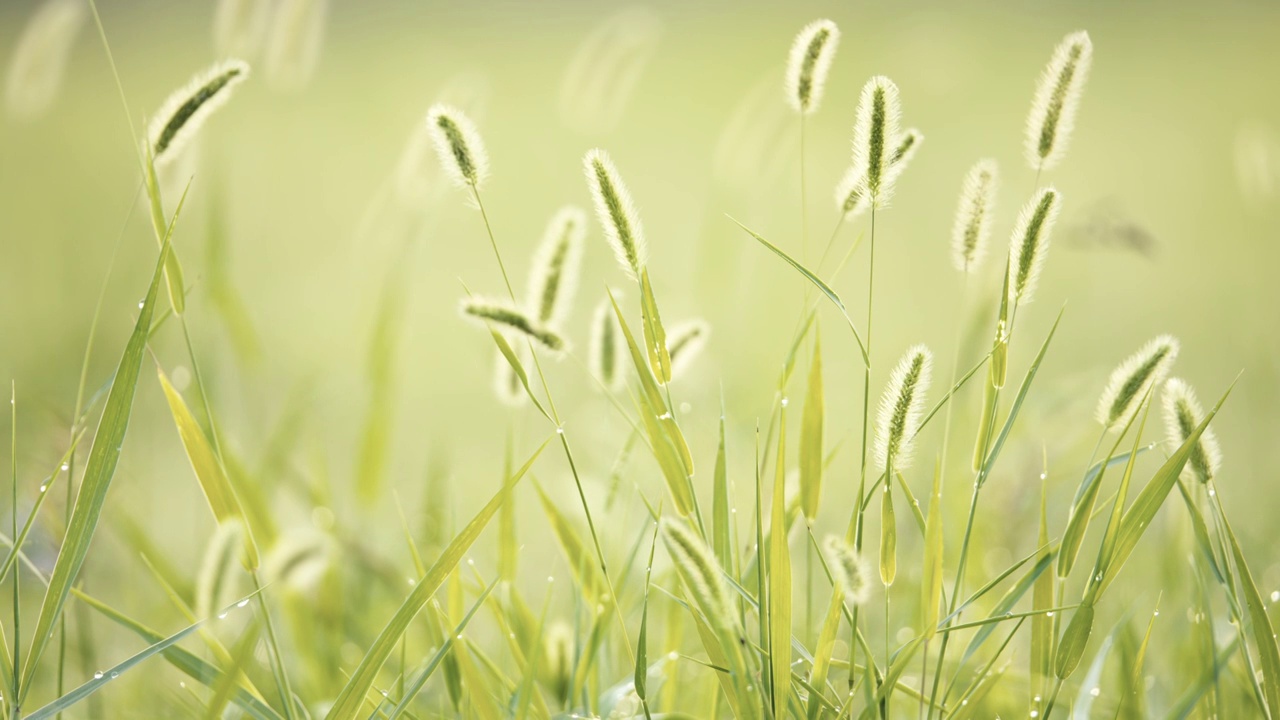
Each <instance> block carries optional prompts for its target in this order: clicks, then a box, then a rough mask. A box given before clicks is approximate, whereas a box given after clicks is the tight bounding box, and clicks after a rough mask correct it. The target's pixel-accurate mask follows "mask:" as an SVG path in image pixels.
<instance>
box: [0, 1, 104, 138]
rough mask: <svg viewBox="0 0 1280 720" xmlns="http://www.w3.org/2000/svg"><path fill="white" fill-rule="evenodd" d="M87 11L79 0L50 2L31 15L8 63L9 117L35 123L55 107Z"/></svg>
mask: <svg viewBox="0 0 1280 720" xmlns="http://www.w3.org/2000/svg"><path fill="white" fill-rule="evenodd" d="M88 10H89V8H88V5H87V4H86V3H84V2H81V1H80V0H49V1H48V2H45V3H43V4H41V5H40V7H39V8H37V9H36V11H35V12H34V13H32V15H31V19H30V20H28V21H27V25H26V27H24V28H23V30H22V35H21V36H20V37H19V38H18V42H17V45H16V46H15V47H14V50H13V56H12V57H11V58H10V60H9V72H8V76H7V77H6V83H5V105H6V106H7V107H8V110H9V114H10V115H12V116H13V117H15V118H18V119H19V120H35V119H36V118H38V117H40V116H41V115H43V114H44V113H45V112H46V111H47V110H48V109H49V107H50V106H51V105H52V104H53V101H54V99H55V98H56V97H57V96H58V91H59V90H60V89H61V88H62V77H63V75H64V74H65V72H66V68H67V61H68V60H70V58H71V49H72V46H73V45H74V44H75V41H76V37H77V36H78V35H79V34H80V29H81V28H83V27H84V24H85V20H86V19H87V18H88V15H89V12H88Z"/></svg>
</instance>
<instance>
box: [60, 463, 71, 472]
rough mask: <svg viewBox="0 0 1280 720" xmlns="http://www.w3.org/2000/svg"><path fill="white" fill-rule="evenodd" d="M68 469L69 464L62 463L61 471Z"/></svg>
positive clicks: (69, 467)
mask: <svg viewBox="0 0 1280 720" xmlns="http://www.w3.org/2000/svg"><path fill="white" fill-rule="evenodd" d="M70 469H71V466H70V465H68V464H66V463H62V472H66V471H68V470H70Z"/></svg>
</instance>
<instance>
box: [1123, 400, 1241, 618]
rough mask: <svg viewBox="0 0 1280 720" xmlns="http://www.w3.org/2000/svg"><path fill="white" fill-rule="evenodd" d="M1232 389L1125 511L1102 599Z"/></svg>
mask: <svg viewBox="0 0 1280 720" xmlns="http://www.w3.org/2000/svg"><path fill="white" fill-rule="evenodd" d="M1232 387H1235V383H1234V382H1233V383H1232V384H1231V387H1228V388H1227V390H1226V392H1224V393H1223V394H1222V397H1221V398H1220V399H1219V400H1218V402H1217V404H1215V405H1214V406H1213V409H1211V410H1210V411H1209V413H1208V414H1207V415H1205V417H1204V420H1202V421H1201V422H1200V425H1199V426H1198V427H1197V428H1196V429H1195V430H1194V431H1193V432H1192V433H1191V434H1190V435H1188V436H1187V439H1186V441H1185V442H1183V443H1182V445H1181V446H1179V447H1178V449H1177V450H1175V451H1174V453H1173V454H1172V455H1170V456H1169V459H1168V460H1166V461H1165V463H1164V465H1162V466H1161V467H1160V469H1159V470H1157V471H1156V473H1155V475H1154V476H1152V478H1151V480H1150V481H1149V482H1148V483H1147V485H1146V487H1144V488H1143V489H1142V491H1141V492H1139V493H1138V496H1137V497H1136V498H1134V501H1133V504H1132V505H1130V506H1129V509H1128V510H1126V511H1125V513H1124V516H1123V518H1121V520H1120V523H1119V527H1118V529H1117V532H1116V537H1115V543H1114V545H1113V547H1112V550H1111V552H1110V554H1109V557H1108V558H1107V562H1106V565H1105V566H1104V570H1105V573H1104V577H1103V579H1102V584H1101V586H1100V587H1099V588H1098V594H1099V595H1101V594H1102V593H1103V592H1105V591H1106V589H1107V587H1108V586H1109V585H1110V583H1111V581H1112V580H1113V579H1114V578H1115V576H1116V575H1117V574H1118V573H1119V570H1120V568H1121V567H1122V566H1123V565H1124V563H1125V561H1126V560H1128V559H1129V555H1131V554H1132V553H1133V549H1134V548H1135V547H1136V546H1137V544H1138V540H1139V539H1141V538H1142V534H1143V533H1144V532H1146V529H1147V527H1148V526H1149V525H1150V524H1151V521H1152V520H1153V519H1154V518H1155V516H1156V512H1158V511H1159V510H1160V506H1161V505H1163V504H1164V499H1165V498H1166V497H1167V496H1168V495H1169V492H1170V491H1171V490H1172V489H1173V486H1174V485H1175V484H1176V483H1177V482H1178V476H1179V475H1180V474H1181V473H1182V468H1183V467H1184V466H1185V465H1186V464H1187V461H1188V460H1189V459H1190V457H1191V451H1192V450H1193V449H1194V448H1195V447H1196V443H1198V442H1200V436H1201V435H1202V434H1203V433H1204V431H1205V429H1206V428H1207V427H1209V423H1210V422H1212V421H1213V418H1214V417H1215V416H1216V415H1217V414H1218V410H1219V409H1221V408H1222V404H1223V403H1224V402H1226V400H1227V397H1229V396H1230V395H1231V388H1232Z"/></svg>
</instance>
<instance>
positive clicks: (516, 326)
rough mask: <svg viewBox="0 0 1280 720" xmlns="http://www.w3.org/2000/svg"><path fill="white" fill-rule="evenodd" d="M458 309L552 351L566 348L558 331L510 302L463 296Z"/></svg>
mask: <svg viewBox="0 0 1280 720" xmlns="http://www.w3.org/2000/svg"><path fill="white" fill-rule="evenodd" d="M460 310H461V311H462V315H463V316H464V317H466V318H470V319H472V320H475V321H478V322H482V323H486V324H492V325H496V326H497V329H499V330H502V331H504V332H507V333H515V334H517V335H520V336H523V337H526V338H529V339H530V340H533V341H534V342H536V343H538V344H539V345H541V346H542V347H544V348H546V349H547V350H550V351H552V352H555V353H559V352H564V350H565V349H566V348H567V343H566V342H565V340H564V338H563V337H561V336H560V334H559V333H557V332H555V331H554V330H551V329H549V328H546V327H544V326H543V325H542V324H541V323H539V322H538V321H536V320H534V319H533V317H532V316H530V315H529V313H527V312H525V311H524V310H522V309H520V308H517V307H513V306H512V305H511V304H510V303H507V302H502V301H498V300H489V299H486V298H481V297H474V296H473V297H468V298H463V300H462V303H461V306H460Z"/></svg>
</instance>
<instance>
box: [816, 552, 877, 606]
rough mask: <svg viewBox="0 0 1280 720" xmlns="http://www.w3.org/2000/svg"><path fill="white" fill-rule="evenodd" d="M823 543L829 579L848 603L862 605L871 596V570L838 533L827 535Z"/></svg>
mask: <svg viewBox="0 0 1280 720" xmlns="http://www.w3.org/2000/svg"><path fill="white" fill-rule="evenodd" d="M823 545H825V546H826V547H825V550H826V555H827V567H828V568H830V570H831V579H832V581H833V583H834V584H835V586H836V587H837V588H839V589H840V590H841V591H842V592H843V593H844V597H845V600H846V601H848V603H849V604H850V605H862V604H863V603H865V602H866V601H867V600H868V598H869V597H870V596H871V579H870V578H871V570H870V569H869V568H868V566H867V563H866V561H865V560H864V559H863V558H862V556H860V555H858V551H857V550H854V548H853V546H852V545H850V544H849V543H847V542H845V540H844V538H842V537H839V536H838V535H828V536H827V538H826V541H825V542H824V543H823Z"/></svg>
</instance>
